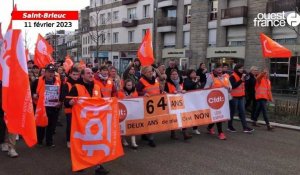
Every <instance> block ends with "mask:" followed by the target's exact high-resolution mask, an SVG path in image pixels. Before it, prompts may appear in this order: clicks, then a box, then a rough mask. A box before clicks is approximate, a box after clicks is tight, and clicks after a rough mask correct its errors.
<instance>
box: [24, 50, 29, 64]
mask: <svg viewBox="0 0 300 175" xmlns="http://www.w3.org/2000/svg"><path fill="white" fill-rule="evenodd" d="M25 56H26V62H27V61H29V60H30V56H29V50H28V49H26V50H25Z"/></svg>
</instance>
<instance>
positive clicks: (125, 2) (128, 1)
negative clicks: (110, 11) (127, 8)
mask: <svg viewBox="0 0 300 175" xmlns="http://www.w3.org/2000/svg"><path fill="white" fill-rule="evenodd" d="M137 2H139V0H122V5H129V4H135V3H137Z"/></svg>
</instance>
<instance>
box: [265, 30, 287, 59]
mask: <svg viewBox="0 0 300 175" xmlns="http://www.w3.org/2000/svg"><path fill="white" fill-rule="evenodd" d="M260 42H261V46H262V52H263V56H264V57H265V58H289V57H291V56H292V52H291V51H290V50H289V49H287V48H285V47H283V46H282V45H280V44H279V43H277V42H275V41H274V40H272V39H271V38H269V37H268V36H266V35H265V34H263V33H261V34H260Z"/></svg>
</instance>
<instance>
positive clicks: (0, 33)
mask: <svg viewBox="0 0 300 175" xmlns="http://www.w3.org/2000/svg"><path fill="white" fill-rule="evenodd" d="M1 24H2V23H1V22H0V45H1V43H2V42H3V35H2V26H1Z"/></svg>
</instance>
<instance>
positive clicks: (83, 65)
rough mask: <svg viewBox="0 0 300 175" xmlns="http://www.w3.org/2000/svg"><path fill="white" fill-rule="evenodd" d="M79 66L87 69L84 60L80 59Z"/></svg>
mask: <svg viewBox="0 0 300 175" xmlns="http://www.w3.org/2000/svg"><path fill="white" fill-rule="evenodd" d="M79 67H80V68H81V69H85V68H86V64H85V62H84V61H83V60H80V61H79Z"/></svg>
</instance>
